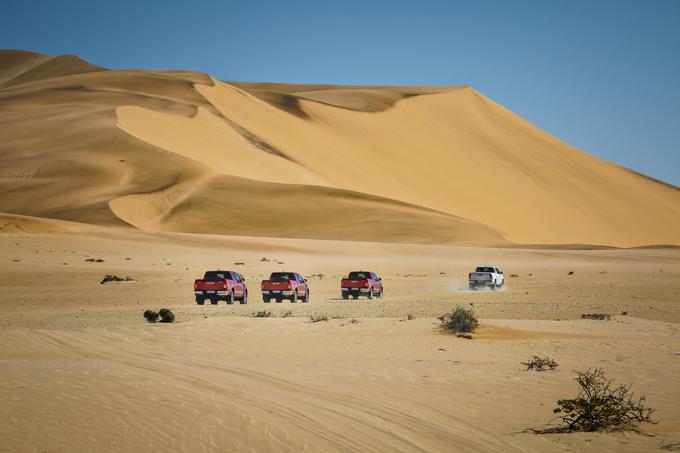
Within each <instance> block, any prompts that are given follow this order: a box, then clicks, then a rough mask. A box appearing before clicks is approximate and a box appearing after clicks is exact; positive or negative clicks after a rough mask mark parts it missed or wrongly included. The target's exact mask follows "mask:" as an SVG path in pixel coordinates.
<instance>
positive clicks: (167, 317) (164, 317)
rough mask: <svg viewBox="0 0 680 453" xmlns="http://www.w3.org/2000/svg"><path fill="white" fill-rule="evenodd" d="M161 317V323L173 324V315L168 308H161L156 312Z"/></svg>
mask: <svg viewBox="0 0 680 453" xmlns="http://www.w3.org/2000/svg"><path fill="white" fill-rule="evenodd" d="M158 314H159V315H160V316H161V322H166V323H171V322H175V314H174V313H173V312H171V311H170V309H168V308H161V309H160V310H159V312H158Z"/></svg>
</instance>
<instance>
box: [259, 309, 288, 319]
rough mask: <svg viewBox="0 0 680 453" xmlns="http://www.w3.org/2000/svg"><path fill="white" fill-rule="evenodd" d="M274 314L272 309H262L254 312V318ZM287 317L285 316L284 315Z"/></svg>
mask: <svg viewBox="0 0 680 453" xmlns="http://www.w3.org/2000/svg"><path fill="white" fill-rule="evenodd" d="M271 315H272V312H271V311H267V310H262V311H256V312H255V313H253V318H269V317H270V316H271ZM284 318H285V316H284Z"/></svg>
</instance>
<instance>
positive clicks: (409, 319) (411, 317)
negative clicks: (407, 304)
mask: <svg viewBox="0 0 680 453" xmlns="http://www.w3.org/2000/svg"><path fill="white" fill-rule="evenodd" d="M414 319H416V315H414V314H413V313H409V314H408V315H406V320H407V321H413V320H414Z"/></svg>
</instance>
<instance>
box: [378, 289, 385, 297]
mask: <svg viewBox="0 0 680 453" xmlns="http://www.w3.org/2000/svg"><path fill="white" fill-rule="evenodd" d="M384 295H385V288H380V294H378V299H382V298H383V296H384Z"/></svg>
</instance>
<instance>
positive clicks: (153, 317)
mask: <svg viewBox="0 0 680 453" xmlns="http://www.w3.org/2000/svg"><path fill="white" fill-rule="evenodd" d="M158 316H159V315H158V313H157V312H155V311H153V310H144V318H145V319H146V320H147V321H149V322H156V321H158Z"/></svg>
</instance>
